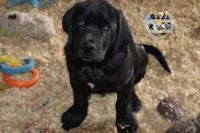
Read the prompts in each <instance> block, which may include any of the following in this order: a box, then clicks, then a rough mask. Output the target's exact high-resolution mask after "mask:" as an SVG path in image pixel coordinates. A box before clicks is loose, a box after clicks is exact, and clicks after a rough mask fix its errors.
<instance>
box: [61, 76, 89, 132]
mask: <svg viewBox="0 0 200 133" xmlns="http://www.w3.org/2000/svg"><path fill="white" fill-rule="evenodd" d="M71 85H72V88H73V93H74V104H73V105H72V107H70V108H69V109H68V110H67V111H66V112H65V113H64V114H63V116H62V119H61V121H62V123H63V125H62V127H63V128H64V129H65V130H70V129H71V128H74V127H77V126H79V125H81V123H82V122H83V120H84V119H85V117H86V116H87V109H88V98H89V96H90V92H89V90H88V88H87V87H86V86H84V85H83V84H80V83H79V82H78V81H76V80H73V79H71Z"/></svg>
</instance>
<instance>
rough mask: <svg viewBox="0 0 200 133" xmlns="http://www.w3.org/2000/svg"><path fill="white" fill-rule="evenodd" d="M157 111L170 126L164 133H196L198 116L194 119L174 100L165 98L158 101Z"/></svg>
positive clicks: (199, 122) (197, 130) (199, 125)
mask: <svg viewBox="0 0 200 133" xmlns="http://www.w3.org/2000/svg"><path fill="white" fill-rule="evenodd" d="M157 111H158V112H159V113H160V114H161V115H162V116H163V117H164V118H165V119H167V120H168V121H169V122H170V123H171V124H173V126H172V127H170V128H169V129H168V130H167V131H166V133H198V132H199V128H200V115H199V116H198V117H197V118H195V117H193V116H191V115H190V113H189V112H188V111H186V110H185V109H184V108H183V106H182V105H181V103H179V102H178V101H177V100H175V98H172V97H166V98H164V99H163V100H161V101H160V103H159V104H158V106H157Z"/></svg>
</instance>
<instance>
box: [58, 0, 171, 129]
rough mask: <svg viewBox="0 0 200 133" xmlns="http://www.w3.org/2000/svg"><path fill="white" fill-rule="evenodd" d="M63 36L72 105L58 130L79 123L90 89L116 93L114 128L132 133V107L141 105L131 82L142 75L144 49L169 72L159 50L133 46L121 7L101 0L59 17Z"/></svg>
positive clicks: (85, 107) (80, 4)
mask: <svg viewBox="0 0 200 133" xmlns="http://www.w3.org/2000/svg"><path fill="white" fill-rule="evenodd" d="M62 25H63V29H64V31H65V32H66V33H67V34H68V43H67V45H66V46H65V49H64V50H65V55H66V60H67V67H68V71H69V75H70V83H71V86H72V89H73V94H74V104H73V105H72V107H70V108H69V109H68V110H67V111H66V112H65V113H64V114H63V116H62V123H63V126H62V127H63V128H64V129H66V130H69V129H71V128H74V127H77V126H79V125H80V124H81V123H82V121H83V120H84V119H85V117H86V116H87V109H88V98H89V97H90V95H91V94H92V93H98V94H105V93H111V92H116V93H117V102H116V111H117V112H116V126H117V130H118V132H119V133H135V132H136V130H137V128H138V124H137V121H136V119H135V118H134V116H133V115H132V111H135V112H136V111H138V110H139V109H140V107H141V103H140V100H139V98H138V96H137V95H136V93H135V91H134V84H136V83H137V82H139V81H140V80H141V79H142V78H143V77H144V74H145V71H146V67H147V64H148V57H147V54H146V53H150V54H153V55H154V56H155V57H156V58H157V59H158V60H159V62H160V63H161V65H162V66H163V67H164V68H165V70H167V71H168V72H170V69H169V67H168V65H167V62H166V61H165V59H164V57H163V55H162V53H161V52H160V51H159V50H158V49H157V48H155V47H153V46H151V45H144V44H141V45H136V44H135V43H134V41H133V37H132V34H131V31H130V29H129V26H128V24H127V21H126V19H125V17H124V15H123V13H122V11H120V10H117V9H116V8H115V7H113V6H112V5H111V4H109V3H108V2H107V1H104V0H88V1H85V2H80V3H77V4H76V5H75V6H73V7H72V8H71V9H69V10H68V11H67V12H66V14H65V15H64V16H63V23H62Z"/></svg>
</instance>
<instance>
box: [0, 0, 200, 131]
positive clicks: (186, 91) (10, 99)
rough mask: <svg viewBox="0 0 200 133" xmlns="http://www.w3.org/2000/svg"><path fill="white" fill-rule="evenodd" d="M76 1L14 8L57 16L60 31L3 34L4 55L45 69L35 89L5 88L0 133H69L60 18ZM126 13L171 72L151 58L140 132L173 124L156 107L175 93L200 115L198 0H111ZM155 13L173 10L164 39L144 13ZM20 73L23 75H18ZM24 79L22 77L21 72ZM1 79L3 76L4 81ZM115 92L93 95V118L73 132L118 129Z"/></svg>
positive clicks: (140, 89) (0, 95) (138, 36)
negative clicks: (42, 35)
mask: <svg viewBox="0 0 200 133" xmlns="http://www.w3.org/2000/svg"><path fill="white" fill-rule="evenodd" d="M76 1H77V0H55V2H54V3H53V4H52V5H50V6H48V7H47V8H46V9H41V8H33V7H32V6H31V5H30V4H25V5H22V6H20V7H15V8H13V9H12V10H16V11H21V12H26V13H28V12H35V13H41V14H44V15H47V16H49V17H52V18H53V19H54V24H55V28H56V35H54V36H52V37H51V38H49V39H36V38H35V39H34V38H30V37H28V36H19V35H10V36H3V35H0V54H3V55H10V56H13V57H16V58H18V59H22V58H24V57H29V58H33V59H35V61H36V68H37V69H38V70H39V71H40V78H39V82H38V83H37V84H36V85H35V86H33V87H32V88H30V89H17V88H10V89H2V90H0V133H23V132H24V133H39V132H40V131H41V130H42V129H43V130H45V128H46V130H47V129H48V130H49V133H65V132H66V131H64V130H63V129H62V128H61V122H60V118H61V115H62V113H63V112H64V111H66V109H67V108H69V107H70V106H71V105H72V102H73V101H72V99H73V97H72V90H71V86H70V84H69V78H68V72H67V69H66V64H65V57H64V52H63V47H64V45H65V43H66V41H67V35H66V34H65V33H64V32H63V30H62V25H61V20H62V16H63V15H64V13H65V11H66V10H67V9H69V8H70V7H71V6H72V5H73V4H74V3H75V2H76ZM110 2H111V3H113V4H114V5H115V6H116V7H118V8H120V9H121V10H123V11H124V14H125V15H126V17H127V20H128V23H129V26H130V28H131V30H132V32H133V36H134V40H135V42H137V43H148V44H153V45H154V46H156V47H158V48H159V49H160V50H161V51H162V52H163V53H164V56H165V57H166V60H167V61H168V63H169V66H170V68H171V70H172V74H168V73H167V72H166V71H164V69H163V68H162V67H161V66H160V64H159V63H158V61H157V60H156V59H155V58H154V57H152V56H149V58H150V61H149V65H148V69H147V73H146V75H145V77H144V79H143V80H142V81H141V82H140V83H139V84H138V85H137V86H136V91H137V94H138V95H139V97H140V98H141V100H142V104H143V107H142V109H141V111H139V112H138V113H137V114H136V118H137V120H138V123H139V129H138V133H164V132H165V131H166V130H167V129H168V128H169V127H170V124H169V123H168V122H167V121H166V120H165V119H163V118H162V117H161V115H159V114H158V112H157V111H156V107H157V105H158V103H159V101H160V100H161V99H163V98H164V97H167V96H173V97H176V98H177V99H178V100H179V101H180V102H181V103H182V104H183V105H184V107H185V108H186V109H187V110H188V111H189V112H191V114H192V115H194V116H196V115H198V114H199V113H200V25H199V23H200V1H199V0H175V1H174V0H148V1H145V0H110ZM6 11H7V9H6V8H5V0H4V2H1V3H0V15H1V14H3V13H4V12H6ZM151 11H168V13H169V14H170V15H171V18H172V26H173V28H172V31H170V33H169V34H167V35H165V36H161V37H155V36H151V35H149V33H148V32H147V30H146V29H145V17H146V16H147V14H148V13H149V12H151ZM19 76H20V75H19ZM21 77H22V76H21ZM0 80H2V79H0ZM115 102H116V95H115V94H109V95H106V96H105V97H101V96H99V95H93V96H92V98H91V100H90V106H89V112H88V116H87V118H86V119H85V121H84V122H83V123H82V125H81V126H80V127H78V128H75V129H73V130H70V131H69V133H116V132H117V131H116V128H115Z"/></svg>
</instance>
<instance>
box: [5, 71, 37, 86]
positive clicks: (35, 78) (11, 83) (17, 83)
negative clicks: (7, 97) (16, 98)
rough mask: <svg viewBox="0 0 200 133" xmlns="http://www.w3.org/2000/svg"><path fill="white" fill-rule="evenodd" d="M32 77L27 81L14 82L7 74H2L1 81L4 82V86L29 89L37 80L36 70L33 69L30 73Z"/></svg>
mask: <svg viewBox="0 0 200 133" xmlns="http://www.w3.org/2000/svg"><path fill="white" fill-rule="evenodd" d="M30 72H31V73H32V75H33V77H32V79H30V80H28V81H19V80H14V79H11V78H10V76H11V75H9V74H3V80H4V81H5V82H6V84H8V85H9V86H11V87H18V88H29V87H31V86H33V85H34V84H35V83H36V82H37V81H38V78H39V72H38V70H37V69H35V68H33V69H32V70H31V71H30Z"/></svg>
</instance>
